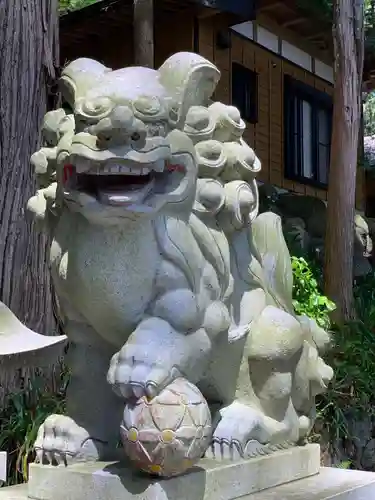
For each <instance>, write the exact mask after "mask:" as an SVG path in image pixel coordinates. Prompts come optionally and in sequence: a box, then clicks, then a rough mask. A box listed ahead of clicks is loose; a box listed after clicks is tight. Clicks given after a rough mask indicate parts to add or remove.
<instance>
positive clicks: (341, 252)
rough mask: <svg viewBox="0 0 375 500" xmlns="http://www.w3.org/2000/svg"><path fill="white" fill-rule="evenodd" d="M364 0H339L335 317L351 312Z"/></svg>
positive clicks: (329, 265) (331, 191) (332, 235)
mask: <svg viewBox="0 0 375 500" xmlns="http://www.w3.org/2000/svg"><path fill="white" fill-rule="evenodd" d="M363 31H364V27H363V0H356V1H354V2H353V0H335V2H334V26H333V40H334V54H335V88H334V109H333V129H332V145H331V164H330V173H329V186H328V208H327V227H326V240H325V241H326V244H325V269H324V275H325V293H326V295H328V296H329V297H330V298H331V299H332V300H334V301H335V302H336V305H337V311H336V313H335V318H334V319H335V320H336V321H339V322H341V321H345V320H348V319H349V318H351V317H352V314H353V229H354V210H355V189H356V173H357V154H358V135H359V128H360V120H361V103H362V100H361V85H362V71H363V50H364V49H363V45H364V40H363V37H364V34H363Z"/></svg>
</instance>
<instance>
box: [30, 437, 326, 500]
mask: <svg viewBox="0 0 375 500" xmlns="http://www.w3.org/2000/svg"><path fill="white" fill-rule="evenodd" d="M319 468H320V450H319V446H318V445H315V444H310V445H307V446H303V447H296V448H291V449H290V450H286V451H281V452H277V453H274V454H272V455H270V456H266V457H262V458H255V459H251V460H242V461H239V462H231V461H224V462H221V463H218V462H215V461H213V460H207V459H206V460H202V461H201V462H200V463H199V466H197V467H195V468H193V469H192V470H191V471H190V472H189V473H187V474H184V475H182V476H178V477H175V478H172V479H168V480H162V479H155V480H153V479H150V478H149V477H146V476H143V477H142V476H140V475H139V474H137V475H136V474H134V473H133V472H131V471H130V470H129V469H126V468H120V467H119V466H118V465H116V464H108V463H107V464H103V463H102V462H101V463H100V462H99V463H86V464H75V465H72V466H71V467H69V468H65V467H53V466H44V467H43V466H40V465H35V464H34V465H32V466H31V468H30V482H29V496H30V498H32V499H37V500H102V499H105V500H119V499H121V500H234V499H236V498H239V497H243V496H244V495H248V494H250V493H254V492H257V491H262V490H264V489H265V488H268V487H273V486H276V485H279V484H283V483H285V482H289V481H296V480H298V479H300V478H303V477H306V476H311V475H314V474H317V473H318V472H319Z"/></svg>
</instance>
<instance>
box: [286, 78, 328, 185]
mask: <svg viewBox="0 0 375 500" xmlns="http://www.w3.org/2000/svg"><path fill="white" fill-rule="evenodd" d="M295 99H298V100H299V101H300V102H301V103H302V101H307V102H309V103H310V105H311V111H312V127H311V132H312V136H311V137H312V155H313V158H312V165H313V178H309V177H305V176H304V175H303V159H302V137H303V131H302V130H300V131H299V132H298V134H299V141H298V144H297V148H298V149H297V152H296V151H295V145H296V141H295V137H294V134H295V132H294V131H295V130H296V127H295V121H296V115H295V113H294V105H295ZM321 110H324V111H326V112H328V116H329V125H328V126H329V130H330V133H331V136H332V115H333V99H332V97H331V96H330V95H329V94H327V93H325V92H322V91H320V90H317V89H315V88H314V87H311V86H310V85H307V84H305V83H303V82H300V81H298V80H296V79H294V78H292V77H291V76H289V75H285V76H284V174H285V178H286V179H288V180H291V181H297V182H299V183H301V184H306V185H309V184H310V185H313V186H316V187H319V188H322V189H327V187H328V180H327V182H323V181H322V177H321V176H320V174H319V130H318V113H319V111H321ZM297 120H298V121H299V124H298V123H297V127H299V126H300V123H301V106H299V111H298V113H297ZM331 140H332V137H331ZM331 140H330V143H329V146H330V145H331ZM329 154H330V148H329ZM296 157H297V164H295V158H296ZM328 176H329V156H328V166H327V179H328Z"/></svg>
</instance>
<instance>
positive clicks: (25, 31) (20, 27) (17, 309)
mask: <svg viewBox="0 0 375 500" xmlns="http://www.w3.org/2000/svg"><path fill="white" fill-rule="evenodd" d="M0 54H1V57H0V300H2V301H3V302H4V303H5V304H6V305H8V307H10V309H11V310H12V311H13V312H14V313H15V314H16V315H17V316H18V317H19V318H20V320H21V321H23V322H25V323H26V324H27V326H29V327H30V328H32V329H33V330H35V331H37V332H39V333H44V334H50V335H51V334H53V333H54V329H55V321H54V316H53V307H52V298H51V297H52V295H51V283H50V277H49V271H48V266H47V259H46V239H45V237H44V236H42V235H39V234H38V233H37V232H36V231H35V230H34V227H33V224H32V223H31V221H30V220H29V219H28V218H26V215H25V206H26V202H27V200H28V198H29V197H30V196H31V195H32V194H33V193H34V191H35V179H34V172H33V170H32V169H31V167H30V156H31V154H32V153H33V152H34V151H36V150H37V149H38V147H39V142H40V125H41V122H42V119H43V115H44V114H45V112H46V110H47V101H48V95H49V93H50V92H49V89H50V88H51V85H52V83H53V82H54V79H55V70H56V68H57V66H58V6H57V0H1V5H0ZM3 376H4V374H3V373H1V367H0V378H3Z"/></svg>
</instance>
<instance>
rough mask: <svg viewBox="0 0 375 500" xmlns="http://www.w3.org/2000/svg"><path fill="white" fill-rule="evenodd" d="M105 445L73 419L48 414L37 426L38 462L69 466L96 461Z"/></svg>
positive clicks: (36, 446) (36, 447) (36, 449)
mask: <svg viewBox="0 0 375 500" xmlns="http://www.w3.org/2000/svg"><path fill="white" fill-rule="evenodd" d="M105 446H106V443H105V442H104V441H101V440H100V439H98V438H95V437H94V436H91V435H90V434H89V432H88V431H87V430H86V429H84V428H83V427H80V426H79V425H77V424H76V423H75V421H74V420H73V419H72V418H70V417H66V416H65V415H50V416H49V417H48V418H47V419H46V420H45V422H44V423H43V424H42V425H41V426H40V428H39V431H38V436H37V439H36V441H35V445H34V449H35V452H36V462H37V463H40V464H44V465H45V464H50V465H61V464H62V465H69V464H70V463H73V462H87V461H96V460H99V459H100V458H101V457H102V454H103V448H104V447H105Z"/></svg>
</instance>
